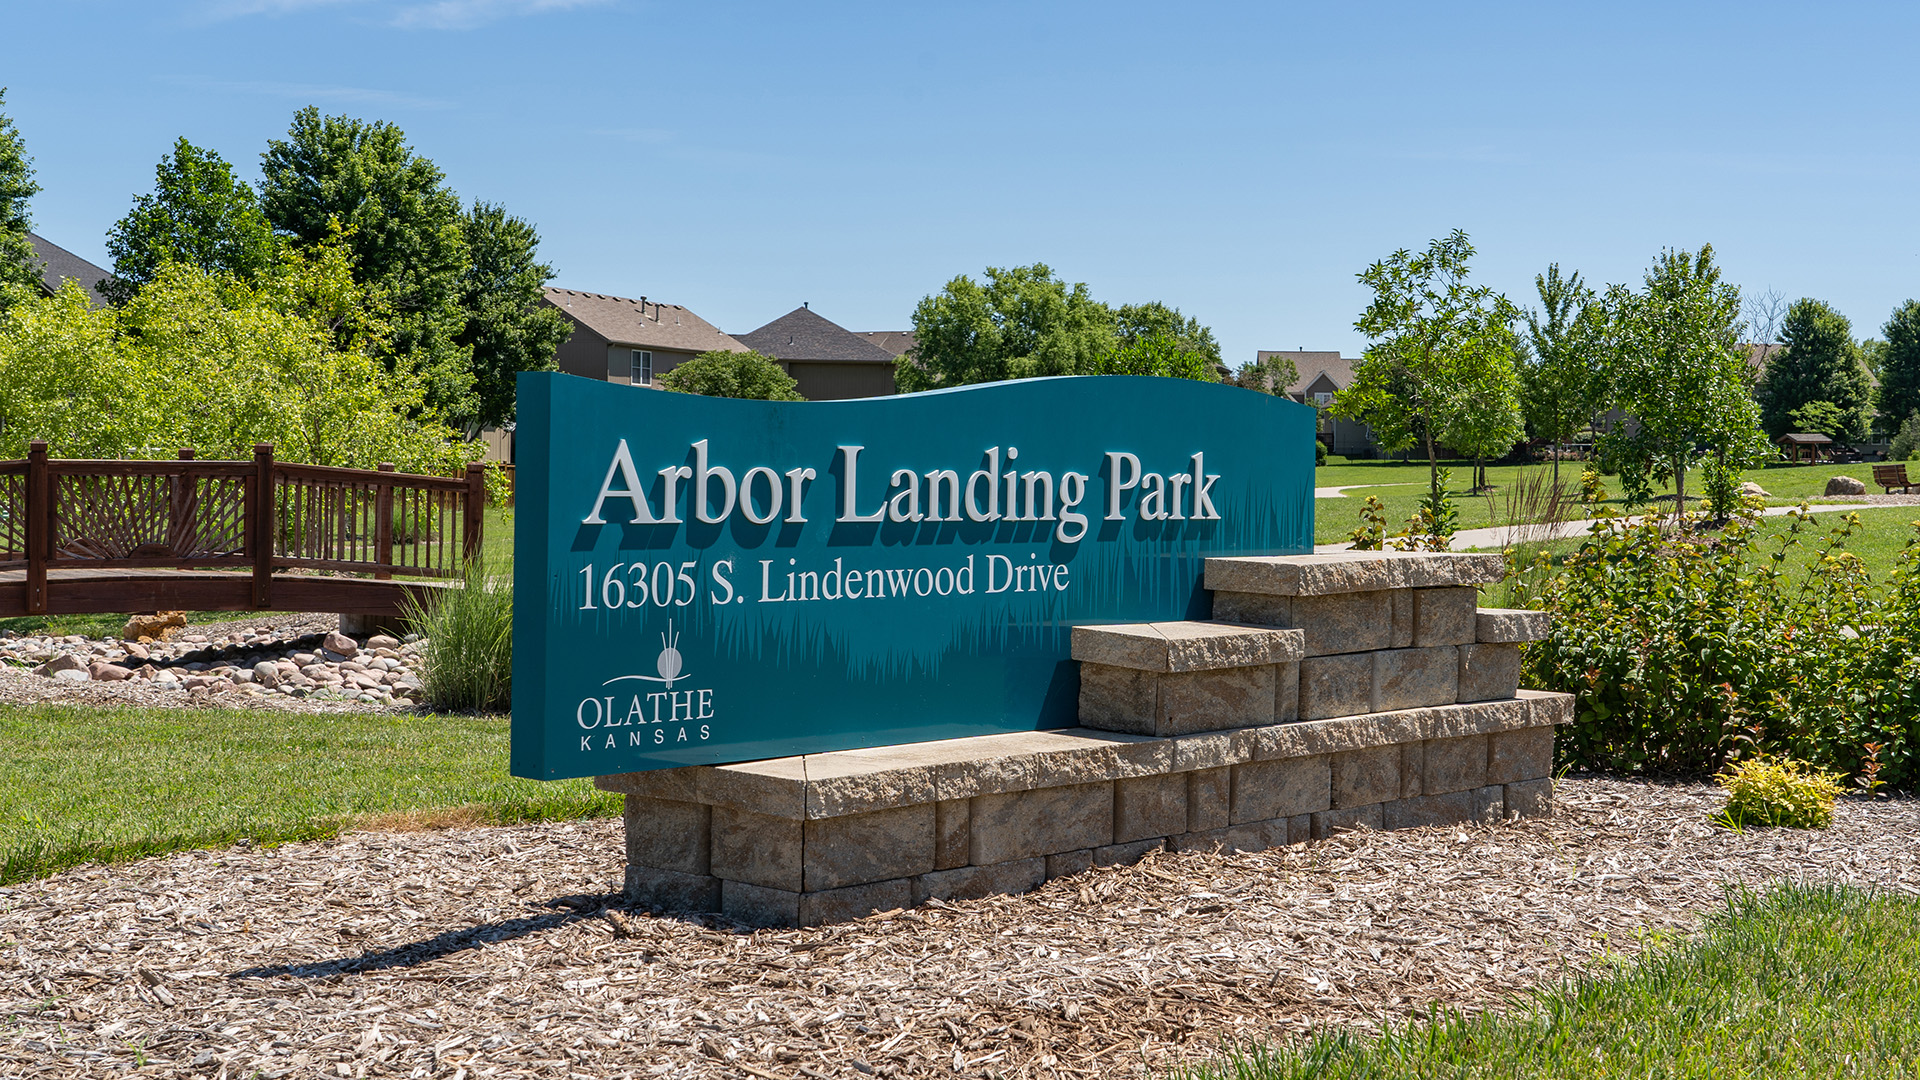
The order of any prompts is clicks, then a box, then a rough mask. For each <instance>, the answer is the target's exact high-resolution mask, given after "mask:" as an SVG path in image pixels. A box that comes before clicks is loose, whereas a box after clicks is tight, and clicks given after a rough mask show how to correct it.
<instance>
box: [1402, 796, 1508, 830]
mask: <svg viewBox="0 0 1920 1080" xmlns="http://www.w3.org/2000/svg"><path fill="white" fill-rule="evenodd" d="M1505 806H1506V795H1505V792H1504V790H1503V789H1502V788H1501V787H1500V786H1498V785H1494V786H1492V787H1480V788H1474V789H1472V790H1468V791H1454V792H1448V793H1447V794H1444V795H1417V796H1415V797H1413V798H1411V799H1396V800H1395V801H1393V802H1390V803H1387V804H1386V805H1385V806H1383V807H1381V822H1382V825H1383V826H1384V827H1385V828H1389V829H1416V828H1419V827H1421V826H1423V825H1468V824H1476V823H1480V822H1487V821H1499V820H1500V819H1501V817H1502V816H1503V815H1504V813H1505Z"/></svg>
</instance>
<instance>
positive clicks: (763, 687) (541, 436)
mask: <svg viewBox="0 0 1920 1080" xmlns="http://www.w3.org/2000/svg"><path fill="white" fill-rule="evenodd" d="M1313 428H1314V412H1313V410H1312V409H1310V408H1308V407H1306V406H1303V405H1298V404H1295V403H1293V402H1289V401H1285V400H1282V399H1276V398H1272V397H1268V396H1266V395H1262V394H1256V393H1253V392H1251V391H1246V390H1240V389H1236V388H1233V387H1227V386H1220V385H1213V384H1203V383H1194V382H1188V381H1183V380H1172V379H1146V378H1120V377H1099V378H1073V379H1032V380H1025V381H1021V382H1013V383H995V384H989V385H985V386H978V387H968V388H963V389H958V390H949V391H939V392H935V393H929V394H914V395H907V396H901V397H890V398H875V399H866V400H859V401H837V402H762V401H738V400H731V399H722V398H703V397H696V396H692V395H685V394H673V393H665V392H656V391H648V390H636V389H634V388H631V387H625V386H619V385H614V384H607V383H601V382H597V381H593V380H587V379H579V378H574V377H570V376H565V375H556V374H552V373H535V374H527V375H523V376H521V378H520V386H519V430H518V457H519V468H518V478H517V484H516V487H517V489H518V490H517V504H518V505H517V514H516V523H515V524H516V549H517V550H516V560H515V592H516V594H517V595H516V604H515V614H514V710H513V712H514V723H513V772H514V774H515V775H518V776H527V777H535V778H540V779H554V778H558V777H565V776H588V775H604V774H608V773H619V772H632V771H636V770H640V769H651V768H664V767H671V766H677V765H689V764H712V763H720V762H727V761H745V760H754V759H759V758H768V757H781V756H786V755H790V754H800V753H817V752H822V751H828V750H839V749H848V748H852V747H859V746H880V745H889V744H894V743H903V742H920V741H925V740H930V739H946V738H956V737H960V736H965V735H978V734H987V733H992V732H1001V731H1021V730H1032V729H1036V728H1047V727H1066V726H1071V725H1072V724H1073V722H1074V707H1075V701H1076V699H1077V696H1078V677H1077V674H1076V671H1075V666H1074V664H1073V663H1072V662H1071V661H1070V660H1069V659H1068V655H1067V654H1068V639H1069V629H1070V628H1071V627H1072V626H1073V625H1075V624H1086V623H1111V622H1138V621H1150V620H1163V619H1180V618H1191V617H1195V616H1204V615H1205V614H1206V606H1207V601H1206V597H1205V594H1204V593H1203V592H1202V591H1201V590H1200V588H1199V582H1200V577H1201V565H1202V560H1203V559H1204V558H1205V557H1206V556H1208V555H1217V554H1292V553H1300V552H1305V551H1310V550H1312V522H1313V516H1312V498H1313V491H1312V485H1313V475H1312V473H1313V454H1312V439H1313Z"/></svg>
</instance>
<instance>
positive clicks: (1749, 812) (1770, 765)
mask: <svg viewBox="0 0 1920 1080" xmlns="http://www.w3.org/2000/svg"><path fill="white" fill-rule="evenodd" d="M1714 779H1715V780H1718V781H1720V784H1721V786H1722V787H1725V788H1726V789H1727V806H1726V809H1724V810H1722V811H1720V813H1719V814H1718V815H1716V816H1715V817H1714V821H1715V822H1717V823H1719V824H1722V825H1726V826H1727V827H1729V828H1733V829H1744V828H1746V827H1747V826H1749V825H1778V826H1781V827H1783V828H1788V829H1824V828H1826V827H1827V826H1829V825H1831V824H1833V801H1834V800H1835V799H1838V798H1839V797H1840V796H1841V794H1843V793H1844V792H1845V791H1846V789H1845V788H1843V787H1841V786H1840V778H1839V777H1837V776H1835V775H1833V774H1832V773H1828V772H1821V771H1820V770H1819V769H1816V768H1814V767H1812V766H1811V765H1808V764H1806V763H1805V762H1802V761H1795V760H1793V759H1792V758H1773V757H1768V756H1766V755H1764V754H1763V755H1760V756H1757V757H1750V758H1747V759H1746V760H1744V761H1736V762H1734V763H1733V764H1732V765H1729V766H1728V767H1727V770H1726V771H1725V772H1723V773H1721V774H1720V775H1718V776H1716V777H1714Z"/></svg>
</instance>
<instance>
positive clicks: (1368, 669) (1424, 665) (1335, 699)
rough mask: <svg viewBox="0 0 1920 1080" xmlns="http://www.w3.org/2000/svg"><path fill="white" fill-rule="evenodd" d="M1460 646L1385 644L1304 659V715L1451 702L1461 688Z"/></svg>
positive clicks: (1301, 711) (1301, 709)
mask: <svg viewBox="0 0 1920 1080" xmlns="http://www.w3.org/2000/svg"><path fill="white" fill-rule="evenodd" d="M1459 681H1460V657H1459V651H1458V648H1457V647H1456V646H1452V645H1441V646H1437V647H1434V648H1427V649H1380V650H1378V651H1375V652H1369V653H1347V654H1342V655H1335V656H1309V657H1307V658H1306V659H1305V660H1302V661H1300V697H1299V706H1298V707H1299V715H1300V718H1301V719H1302V720H1324V719H1328V718H1331V717H1336V716H1359V715H1363V714H1366V713H1379V712H1398V711H1401V710H1405V709H1418V708H1423V707H1426V706H1430V705H1451V704H1454V702H1455V698H1456V696H1457V695H1458V693H1459Z"/></svg>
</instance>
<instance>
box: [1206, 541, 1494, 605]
mask: <svg viewBox="0 0 1920 1080" xmlns="http://www.w3.org/2000/svg"><path fill="white" fill-rule="evenodd" d="M1505 576H1506V560H1505V559H1503V558H1502V557H1501V556H1499V555H1481V554H1469V553H1465V552H1437V551H1342V552H1334V553H1330V554H1324V555H1258V556H1224V557H1218V558H1211V559H1208V560H1207V563H1206V587H1207V588H1209V589H1212V590H1214V591H1216V592H1219V591H1230V592H1243V593H1266V594H1269V595H1272V596H1324V595H1327V594H1331V593H1352V592H1375V591H1379V590H1383V589H1430V588H1439V587H1442V586H1448V585H1487V584H1491V583H1493V582H1497V581H1499V580H1501V579H1502V578H1503V577H1505Z"/></svg>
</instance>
